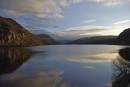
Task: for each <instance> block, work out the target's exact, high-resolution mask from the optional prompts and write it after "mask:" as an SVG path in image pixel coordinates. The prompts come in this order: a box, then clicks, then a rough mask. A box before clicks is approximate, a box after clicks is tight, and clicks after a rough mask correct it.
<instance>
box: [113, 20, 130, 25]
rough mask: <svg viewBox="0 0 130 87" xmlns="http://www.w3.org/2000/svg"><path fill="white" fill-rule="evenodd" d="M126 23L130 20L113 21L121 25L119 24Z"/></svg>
mask: <svg viewBox="0 0 130 87" xmlns="http://www.w3.org/2000/svg"><path fill="white" fill-rule="evenodd" d="M126 23H130V20H121V21H117V22H115V23H114V24H116V25H121V24H126Z"/></svg>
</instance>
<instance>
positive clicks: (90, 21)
mask: <svg viewBox="0 0 130 87" xmlns="http://www.w3.org/2000/svg"><path fill="white" fill-rule="evenodd" d="M94 22H96V20H94V19H90V20H85V21H83V23H85V24H89V23H94Z"/></svg>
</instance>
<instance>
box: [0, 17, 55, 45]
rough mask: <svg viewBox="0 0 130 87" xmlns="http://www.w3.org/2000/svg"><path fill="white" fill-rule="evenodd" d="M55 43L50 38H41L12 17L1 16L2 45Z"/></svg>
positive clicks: (0, 37)
mask: <svg viewBox="0 0 130 87" xmlns="http://www.w3.org/2000/svg"><path fill="white" fill-rule="evenodd" d="M42 44H53V42H52V41H50V40H49V39H48V38H44V37H43V38H40V37H39V36H36V35H34V34H32V33H30V32H29V31H28V30H27V29H25V28H24V27H22V26H21V25H20V24H18V23H17V22H16V21H15V20H13V19H10V18H4V17H0V46H34V45H42Z"/></svg>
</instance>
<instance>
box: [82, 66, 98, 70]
mask: <svg viewBox="0 0 130 87" xmlns="http://www.w3.org/2000/svg"><path fill="white" fill-rule="evenodd" d="M83 68H85V69H90V70H95V69H96V68H95V67H93V66H84V67H83Z"/></svg>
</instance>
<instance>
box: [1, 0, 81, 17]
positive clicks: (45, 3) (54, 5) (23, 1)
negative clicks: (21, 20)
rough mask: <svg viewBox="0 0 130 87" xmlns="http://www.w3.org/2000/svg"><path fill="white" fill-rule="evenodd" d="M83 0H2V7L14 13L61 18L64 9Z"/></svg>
mask: <svg viewBox="0 0 130 87" xmlns="http://www.w3.org/2000/svg"><path fill="white" fill-rule="evenodd" d="M80 2H81V0H1V1H0V8H2V9H4V10H7V11H8V13H10V14H12V15H19V14H22V15H24V14H28V13H31V14H34V16H36V17H40V18H51V19H57V18H59V19H61V18H63V17H64V16H63V11H62V9H63V8H64V7H66V6H69V5H71V4H77V3H80Z"/></svg>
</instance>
